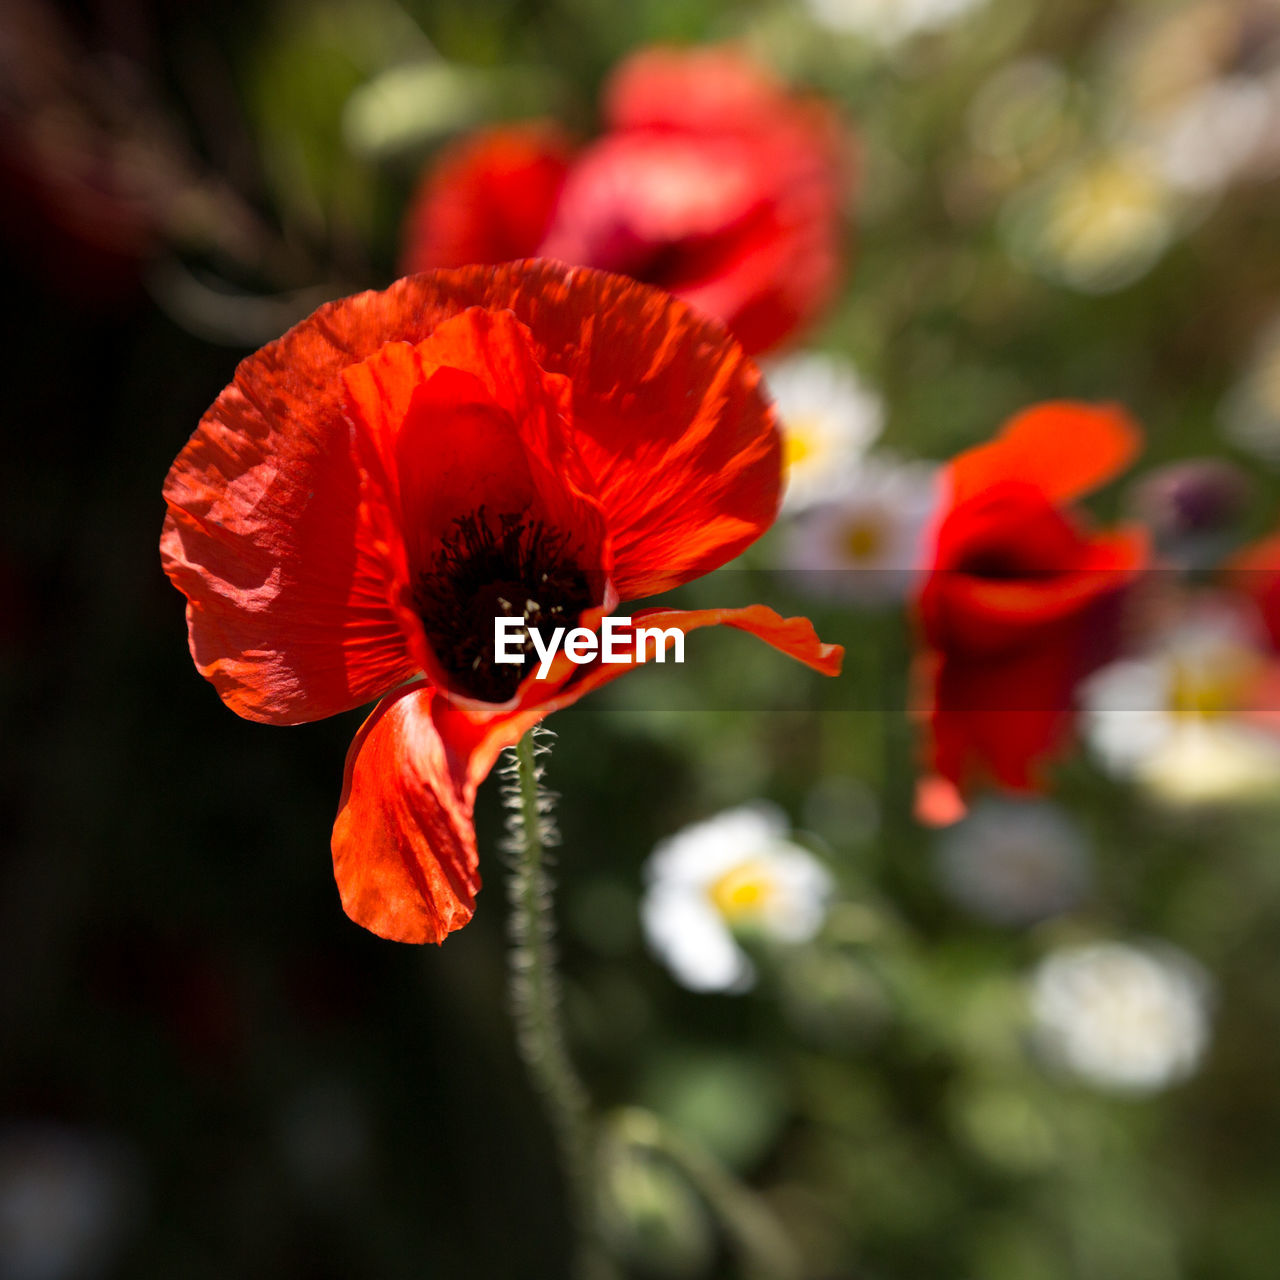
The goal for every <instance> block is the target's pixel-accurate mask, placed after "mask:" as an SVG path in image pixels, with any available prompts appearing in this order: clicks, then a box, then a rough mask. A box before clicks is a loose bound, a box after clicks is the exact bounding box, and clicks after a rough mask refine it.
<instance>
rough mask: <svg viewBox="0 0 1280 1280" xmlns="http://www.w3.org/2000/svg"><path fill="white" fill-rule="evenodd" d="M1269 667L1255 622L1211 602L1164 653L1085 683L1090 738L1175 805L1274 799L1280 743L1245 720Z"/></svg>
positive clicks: (1100, 752) (1121, 772)
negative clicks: (1267, 666)
mask: <svg viewBox="0 0 1280 1280" xmlns="http://www.w3.org/2000/svg"><path fill="white" fill-rule="evenodd" d="M1265 662H1266V659H1265V657H1264V655H1263V653H1262V651H1261V649H1260V647H1259V643H1258V640H1257V638H1256V637H1255V635H1254V634H1253V630H1252V627H1251V625H1250V623H1249V622H1248V621H1246V619H1245V618H1244V617H1243V616H1242V615H1241V614H1239V613H1238V612H1236V611H1235V610H1233V609H1231V608H1228V607H1226V606H1225V605H1220V604H1218V603H1217V602H1214V601H1209V602H1207V604H1206V605H1205V606H1204V607H1201V608H1198V609H1195V610H1193V611H1192V612H1191V613H1190V614H1189V616H1188V617H1186V618H1185V619H1183V621H1182V622H1181V623H1180V624H1179V625H1178V626H1177V627H1175V628H1173V629H1172V630H1170V631H1169V632H1167V633H1166V634H1165V636H1164V638H1163V640H1162V641H1161V643H1160V646H1159V647H1158V648H1157V649H1155V650H1153V651H1152V652H1150V653H1148V654H1146V655H1144V656H1142V657H1138V658H1130V659H1125V660H1123V661H1120V662H1115V663H1112V664H1111V665H1110V666H1107V667H1104V668H1103V669H1102V670H1101V671H1098V672H1097V673H1095V674H1094V675H1093V676H1091V677H1090V678H1089V679H1088V680H1087V681H1085V683H1084V684H1083V686H1082V689H1081V695H1082V699H1083V710H1084V717H1083V725H1084V733H1085V737H1086V739H1087V741H1088V742H1089V745H1090V746H1091V748H1092V749H1093V751H1094V753H1095V754H1096V755H1097V757H1098V759H1099V760H1100V761H1101V762H1102V764H1103V766H1104V768H1106V769H1108V770H1109V771H1110V772H1112V773H1114V774H1116V775H1117V776H1120V777H1131V778H1133V779H1135V780H1136V781H1137V782H1138V783H1139V784H1140V785H1142V786H1144V787H1145V788H1146V789H1147V790H1148V791H1149V792H1150V793H1151V794H1152V795H1153V796H1155V797H1156V798H1158V799H1160V800H1163V801H1165V802H1166V803H1169V804H1181V805H1196V804H1215V803H1224V802H1231V801H1239V800H1248V799H1251V798H1254V797H1266V796H1269V795H1274V794H1275V792H1276V788H1277V787H1280V737H1277V736H1276V735H1275V734H1274V733H1271V732H1269V731H1268V730H1266V729H1264V728H1262V727H1260V726H1258V725H1255V724H1253V723H1251V722H1250V721H1249V720H1247V719H1246V718H1245V717H1244V714H1243V713H1244V712H1246V711H1248V710H1250V709H1251V708H1250V706H1249V702H1250V699H1251V696H1252V694H1253V692H1254V690H1255V689H1256V688H1257V682H1258V679H1259V676H1260V675H1261V673H1262V671H1263V669H1264V665H1265Z"/></svg>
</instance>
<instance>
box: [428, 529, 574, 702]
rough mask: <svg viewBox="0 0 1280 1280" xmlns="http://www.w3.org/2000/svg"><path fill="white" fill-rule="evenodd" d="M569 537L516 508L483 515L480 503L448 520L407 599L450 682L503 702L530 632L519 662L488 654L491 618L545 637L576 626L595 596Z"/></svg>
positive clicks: (523, 670)
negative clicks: (410, 599) (538, 630)
mask: <svg viewBox="0 0 1280 1280" xmlns="http://www.w3.org/2000/svg"><path fill="white" fill-rule="evenodd" d="M570 541H571V540H570V536H569V534H567V533H564V532H562V531H560V530H557V529H551V528H548V527H547V526H546V525H545V524H543V523H542V522H541V521H540V520H530V519H528V518H527V517H525V516H523V515H520V514H508V515H502V516H499V517H498V518H497V519H496V520H491V519H489V518H488V517H486V515H485V509H484V508H483V507H481V508H480V509H479V510H477V511H474V512H472V513H471V514H470V515H468V516H462V517H460V518H459V519H457V520H455V521H454V522H453V528H452V529H451V530H450V532H449V533H447V534H446V535H445V537H444V541H443V545H442V546H441V549H440V551H439V552H437V554H436V556H435V559H434V560H433V561H432V563H431V566H430V568H428V569H426V570H425V571H424V572H422V573H421V574H420V575H419V576H418V580H417V582H416V583H415V584H414V589H413V603H414V606H415V608H416V609H417V611H418V616H419V617H420V618H421V619H422V625H423V628H424V629H425V631H426V633H427V639H428V640H430V641H431V647H432V649H433V650H434V651H435V654H436V657H437V658H438V659H439V661H440V663H441V665H442V666H443V667H444V669H445V671H446V672H447V673H448V675H449V677H450V679H451V680H452V681H453V684H454V687H455V688H457V689H458V690H460V691H461V692H462V693H465V694H467V695H468V696H470V697H472V698H478V699H480V700H481V701H482V702H506V701H507V699H508V698H510V697H511V696H512V695H513V694H514V693H515V691H516V687H517V686H518V685H519V683H520V681H521V679H522V678H523V677H524V676H526V675H528V673H529V671H530V662H531V661H532V660H533V659H532V658H531V657H530V655H532V654H533V642H532V641H531V640H528V639H526V640H525V643H524V652H525V655H526V660H525V662H524V664H523V665H520V664H518V663H497V662H495V661H494V644H493V639H494V620H495V619H496V618H522V619H523V620H524V622H525V624H526V626H530V627H539V628H541V629H542V635H543V637H544V639H545V640H546V641H548V642H549V641H550V639H551V632H552V630H553V629H554V628H556V627H574V626H577V624H578V618H579V616H580V615H581V613H582V611H583V610H584V609H588V608H590V607H591V605H592V604H593V603H595V601H593V599H592V593H591V586H590V583H589V582H588V580H587V575H586V573H585V571H584V570H583V569H582V568H581V567H580V566H579V565H578V563H577V560H576V558H575V557H576V555H577V554H578V553H577V548H571V547H570ZM509 648H510V649H511V650H514V649H515V648H517V646H516V645H515V644H514V643H512V644H511V645H510V646H509Z"/></svg>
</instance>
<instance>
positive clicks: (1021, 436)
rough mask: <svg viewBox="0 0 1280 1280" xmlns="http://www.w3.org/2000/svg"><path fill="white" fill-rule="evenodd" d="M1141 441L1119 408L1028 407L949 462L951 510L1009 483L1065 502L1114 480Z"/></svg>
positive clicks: (1077, 405) (1071, 403)
mask: <svg viewBox="0 0 1280 1280" xmlns="http://www.w3.org/2000/svg"><path fill="white" fill-rule="evenodd" d="M1141 442H1142V435H1141V431H1140V430H1139V428H1138V426H1137V424H1136V423H1135V422H1134V421H1133V419H1132V418H1131V417H1130V416H1129V414H1128V413H1126V412H1125V410H1124V409H1123V408H1122V407H1121V406H1120V405H1116V404H1096V405H1095V404H1084V403H1081V402H1078V401H1071V400H1051V401H1047V402H1045V403H1043V404H1037V405H1033V406H1032V407H1031V408H1029V409H1025V410H1023V412H1021V413H1019V414H1016V415H1015V416H1014V417H1012V418H1010V419H1009V421H1008V422H1007V423H1005V425H1004V427H1003V429H1002V430H1001V431H1000V434H999V435H997V436H996V438H995V439H994V440H992V441H991V442H990V443H988V444H982V445H978V446H977V447H976V448H974V449H970V450H968V451H967V452H965V453H962V454H960V455H959V456H958V457H957V458H955V459H954V460H953V461H952V463H951V465H950V467H949V468H948V475H949V477H950V484H951V502H952V506H953V507H955V506H959V505H960V504H961V503H963V502H968V501H970V500H972V499H974V498H976V497H979V496H980V495H981V494H982V493H983V492H984V491H985V490H987V489H990V488H991V487H992V486H993V485H996V484H998V483H999V482H1001V481H1003V480H1010V479H1016V480H1019V481H1022V482H1024V483H1027V484H1034V485H1036V486H1037V487H1038V488H1039V489H1040V490H1041V491H1042V492H1043V493H1044V494H1045V496H1046V497H1048V498H1050V499H1051V500H1053V501H1055V502H1066V501H1069V500H1070V499H1072V498H1077V497H1079V496H1080V495H1082V494H1085V493H1088V492H1089V491H1090V490H1091V489H1096V488H1097V487H1098V486H1099V485H1101V484H1105V483H1106V482H1107V481H1108V480H1110V479H1111V478H1112V477H1114V476H1116V475H1118V474H1119V473H1120V471H1122V470H1123V469H1124V468H1125V467H1126V466H1127V465H1128V464H1129V463H1130V462H1131V461H1132V460H1133V458H1134V457H1135V456H1136V454H1137V452H1138V449H1139V447H1140V445H1141Z"/></svg>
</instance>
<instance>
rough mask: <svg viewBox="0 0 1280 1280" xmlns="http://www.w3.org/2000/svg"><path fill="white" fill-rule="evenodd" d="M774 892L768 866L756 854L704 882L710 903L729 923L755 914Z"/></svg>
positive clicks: (774, 888)
mask: <svg viewBox="0 0 1280 1280" xmlns="http://www.w3.org/2000/svg"><path fill="white" fill-rule="evenodd" d="M776 892H777V885H776V884H775V883H774V880H773V877H772V876H771V875H770V873H769V868H768V867H767V866H766V865H765V864H764V863H763V862H762V861H760V860H759V859H757V858H752V859H749V860H748V861H746V862H741V863H739V864H738V865H737V866H736V867H731V868H730V869H729V870H728V871H726V872H725V873H724V874H723V875H722V876H719V877H717V878H716V879H715V880H713V881H712V882H711V884H710V885H708V886H707V896H708V897H709V898H710V899H711V903H712V905H713V906H714V907H715V909H716V910H717V911H718V912H719V913H720V914H721V915H722V916H723V917H724V918H725V919H726V920H728V921H729V922H730V923H731V924H732V923H734V922H736V921H739V920H743V919H745V918H746V917H748V916H754V915H758V914H759V913H760V911H761V910H762V909H763V908H764V906H765V904H766V903H767V902H768V901H769V900H770V899H771V898H772V897H773V896H774V894H775V893H776Z"/></svg>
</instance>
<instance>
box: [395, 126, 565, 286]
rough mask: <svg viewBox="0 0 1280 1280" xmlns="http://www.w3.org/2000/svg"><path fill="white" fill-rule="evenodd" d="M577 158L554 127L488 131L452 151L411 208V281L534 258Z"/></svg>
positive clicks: (405, 267)
mask: <svg viewBox="0 0 1280 1280" xmlns="http://www.w3.org/2000/svg"><path fill="white" fill-rule="evenodd" d="M571 152H572V147H571V146H570V143H569V139H568V137H567V136H566V135H565V134H564V133H563V132H561V130H560V129H559V127H558V126H557V125H555V124H552V123H549V122H547V121H535V122H532V123H528V124H518V125H501V126H498V127H496V128H493V129H483V130H481V131H480V132H478V133H476V134H473V135H472V136H471V137H469V138H464V139H463V140H462V141H461V142H458V143H456V144H454V145H453V146H452V147H449V148H447V149H446V150H445V151H444V153H443V154H442V155H441V156H440V158H439V160H438V161H437V162H436V164H435V166H434V167H433V168H432V169H431V171H430V172H429V173H428V174H427V175H426V178H425V180H424V181H423V183H422V185H421V186H420V187H419V189H418V192H417V194H416V196H415V197H414V201H413V204H412V205H411V206H410V209H409V214H408V218H407V219H406V223H405V227H406V235H405V253H404V262H403V264H402V265H403V270H404V272H405V274H406V275H412V274H414V273H415V272H419V271H428V270H430V269H431V268H433V267H465V266H467V265H468V264H470V263H473V262H511V261H514V260H515V259H517V258H529V257H532V256H534V254H535V252H536V250H537V248H538V245H539V244H541V243H542V238H543V236H545V235H546V232H547V227H548V225H549V224H550V222H551V214H552V211H553V210H554V209H555V205H556V201H557V200H558V199H559V198H560V188H561V187H563V186H564V178H565V174H566V173H567V172H568V168H569V156H570V154H571Z"/></svg>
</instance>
